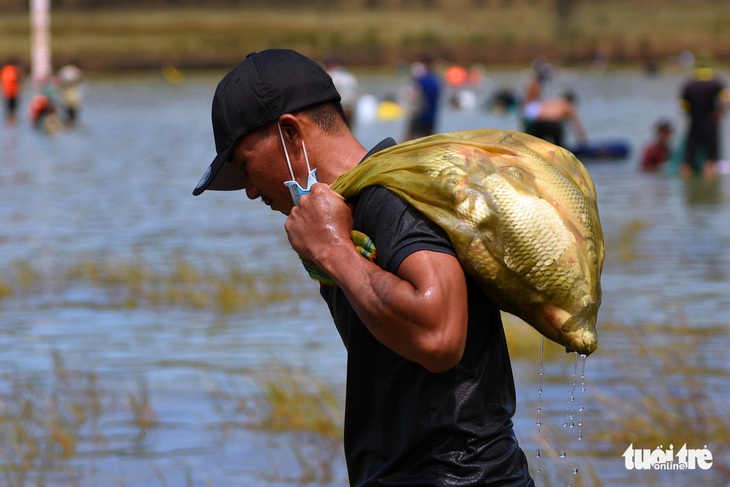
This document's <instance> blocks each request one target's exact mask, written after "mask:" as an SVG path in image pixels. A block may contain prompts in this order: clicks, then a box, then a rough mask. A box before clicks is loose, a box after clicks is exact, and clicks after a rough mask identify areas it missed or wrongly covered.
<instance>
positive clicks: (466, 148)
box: [331, 129, 604, 355]
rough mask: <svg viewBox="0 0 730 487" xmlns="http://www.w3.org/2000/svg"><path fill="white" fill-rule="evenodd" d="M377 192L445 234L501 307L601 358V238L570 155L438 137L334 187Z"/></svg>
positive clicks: (586, 183) (518, 139) (532, 143)
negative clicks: (388, 193)
mask: <svg viewBox="0 0 730 487" xmlns="http://www.w3.org/2000/svg"><path fill="white" fill-rule="evenodd" d="M371 185H380V186H385V187H387V188H389V189H390V190H392V191H394V192H395V193H397V194H398V195H400V196H401V197H403V198H404V199H405V200H406V201H408V202H409V203H410V204H412V205H413V206H414V207H416V208H417V209H418V210H419V211H421V212H422V213H423V214H425V215H426V216H427V217H428V218H430V219H431V220H433V221H434V222H436V223H437V224H438V225H439V226H441V227H442V228H443V229H444V230H445V231H446V232H447V233H448V235H449V237H450V239H451V241H452V243H453V245H454V247H455V249H456V253H457V257H458V259H459V262H460V263H461V265H462V267H463V268H464V270H465V272H466V273H468V274H469V275H472V276H475V277H476V278H477V280H478V281H479V283H480V285H481V287H482V289H483V290H484V292H485V293H486V294H487V295H488V296H489V297H490V298H491V299H492V300H493V301H494V302H495V303H496V304H497V305H498V306H499V307H500V309H502V310H504V311H506V312H509V313H512V314H514V315H516V316H518V317H519V318H521V319H522V320H524V321H525V322H527V323H529V324H530V325H532V326H533V327H534V328H535V329H537V330H538V331H539V332H540V333H542V334H543V335H544V336H545V337H547V338H549V339H551V340H553V341H555V342H557V343H559V344H561V345H564V346H565V347H567V348H568V349H570V350H574V351H576V352H578V353H581V354H586V355H588V354H590V353H592V352H593V351H595V349H596V347H597V345H598V337H597V335H596V318H597V314H598V307H599V306H600V304H601V284H600V276H601V271H602V268H603V259H604V248H603V232H602V230H601V223H600V220H599V217H598V207H597V203H596V191H595V187H594V185H593V181H592V180H591V178H590V176H589V174H588V171H587V170H586V169H585V167H584V166H583V165H582V164H581V163H580V161H578V159H576V158H575V156H573V154H571V153H570V152H568V151H567V150H565V149H563V148H561V147H558V146H555V145H553V144H550V143H548V142H545V141H543V140H541V139H537V138H535V137H532V136H529V135H526V134H523V133H519V132H514V131H507V130H488V129H482V130H472V131H465V132H456V133H449V134H440V135H433V136H430V137H424V138H422V139H416V140H412V141H409V142H405V143H402V144H399V145H396V146H393V147H391V148H388V149H386V150H383V151H381V152H378V153H376V154H374V155H372V156H370V157H368V158H367V159H365V160H364V161H362V162H361V163H360V164H359V165H358V166H357V167H356V168H354V169H352V170H350V171H348V172H346V173H345V174H343V175H342V176H340V177H339V178H338V179H337V180H336V181H335V182H334V183H333V184H332V185H331V187H332V189H334V190H335V191H337V192H338V193H340V194H341V195H342V196H344V197H345V198H351V197H353V196H355V195H357V194H358V192H360V191H361V190H362V189H363V188H365V187H367V186H371ZM375 244H376V245H377V242H375Z"/></svg>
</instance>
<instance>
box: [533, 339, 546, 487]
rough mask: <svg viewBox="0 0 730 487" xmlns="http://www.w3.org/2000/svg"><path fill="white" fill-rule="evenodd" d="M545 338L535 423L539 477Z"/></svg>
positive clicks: (541, 341)
mask: <svg viewBox="0 0 730 487" xmlns="http://www.w3.org/2000/svg"><path fill="white" fill-rule="evenodd" d="M544 354H545V337H544V336H543V337H540V380H539V383H538V386H537V421H535V424H536V425H537V437H538V447H537V452H536V453H535V458H536V462H535V463H537V476H538V477H539V476H540V447H539V444H540V435H541V428H542V376H543V373H544V364H545V355H544Z"/></svg>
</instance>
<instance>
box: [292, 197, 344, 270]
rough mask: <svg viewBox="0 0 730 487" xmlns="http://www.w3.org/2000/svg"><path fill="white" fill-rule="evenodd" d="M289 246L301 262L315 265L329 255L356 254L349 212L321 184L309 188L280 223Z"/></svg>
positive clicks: (339, 200) (342, 200)
mask: <svg viewBox="0 0 730 487" xmlns="http://www.w3.org/2000/svg"><path fill="white" fill-rule="evenodd" d="M284 228H285V230H286V233H287V236H288V238H289V243H290V244H291V246H292V248H293V249H294V251H295V252H296V253H297V254H299V256H300V257H301V258H303V259H307V260H310V261H312V262H314V263H315V264H317V265H320V264H321V262H322V261H323V260H325V259H327V258H332V256H333V255H338V254H341V253H343V252H347V251H349V252H357V250H356V249H355V245H354V244H353V243H352V240H351V238H350V232H351V231H352V210H350V207H349V206H348V205H347V203H346V202H345V199H344V198H343V197H342V196H341V195H340V194H338V193H337V192H335V191H333V190H331V189H330V187H329V186H328V185H326V184H323V183H317V184H315V185H313V186H312V192H311V193H309V194H307V195H304V196H302V199H301V200H300V202H299V206H295V207H294V208H292V211H291V213H290V214H289V218H287V220H286V222H285V223H284Z"/></svg>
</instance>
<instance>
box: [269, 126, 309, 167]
mask: <svg viewBox="0 0 730 487" xmlns="http://www.w3.org/2000/svg"><path fill="white" fill-rule="evenodd" d="M276 126H277V127H278V128H279V137H280V138H281V146H282V147H283V148H284V156H285V157H286V165H287V166H289V174H290V175H291V179H292V181H296V178H295V177H294V170H293V169H292V167H291V160H289V151H287V150H286V143H285V142H284V133H283V132H282V131H281V124H280V123H279V122H276ZM302 152H304V161H305V162H306V163H307V174H309V173H310V172H312V170H311V169H310V168H309V157H308V156H307V149H306V148H305V147H304V140H302Z"/></svg>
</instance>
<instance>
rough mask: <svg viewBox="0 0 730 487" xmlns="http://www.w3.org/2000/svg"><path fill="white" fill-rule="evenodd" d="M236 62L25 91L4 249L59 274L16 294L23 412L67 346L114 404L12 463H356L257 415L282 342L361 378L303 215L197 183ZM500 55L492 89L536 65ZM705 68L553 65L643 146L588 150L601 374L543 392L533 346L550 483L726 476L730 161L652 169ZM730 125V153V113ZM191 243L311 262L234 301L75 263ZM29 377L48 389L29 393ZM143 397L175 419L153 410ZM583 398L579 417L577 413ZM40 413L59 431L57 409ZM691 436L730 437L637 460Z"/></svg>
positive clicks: (556, 86) (372, 83)
mask: <svg viewBox="0 0 730 487" xmlns="http://www.w3.org/2000/svg"><path fill="white" fill-rule="evenodd" d="M221 74H222V73H213V74H211V73H207V74H188V75H187V77H186V79H185V80H184V82H182V83H180V84H175V85H172V84H169V83H167V82H165V81H164V79H163V78H162V77H161V76H158V75H157V74H155V73H152V74H138V75H123V76H96V77H91V78H90V79H89V80H87V83H86V87H85V97H84V100H83V106H82V109H81V113H80V123H79V124H78V125H77V126H75V127H73V128H72V129H69V130H65V131H62V132H59V133H56V134H52V135H49V134H44V133H39V132H36V131H34V130H31V128H30V127H29V124H28V123H27V119H26V117H25V113H21V117H20V120H19V121H18V122H17V123H16V124H14V125H10V124H5V125H3V126H2V131H1V132H0V158H1V163H0V164H1V168H2V170H1V171H0V221H2V222H3V225H2V227H1V228H0V264H1V266H0V268H2V269H4V272H5V273H4V274H3V279H4V280H5V281H6V283H9V284H8V285H9V286H11V287H13V286H15V287H16V288H17V287H18V286H20V287H22V283H21V284H18V283H19V282H20V281H21V279H22V278H21V277H18V276H19V275H21V273H19V272H18V269H20V268H25V269H30V271H28V272H29V273H30V274H31V275H33V276H36V279H35V280H34V281H33V282H34V284H32V285H29V288H28V289H26V290H25V291H23V290H20V291H17V290H16V292H14V293H12V294H10V295H7V296H5V297H3V298H2V299H0V326H2V330H3V333H2V335H0V349H1V350H2V352H0V371H2V373H3V376H2V378H0V393H2V394H3V395H2V396H0V418H3V417H6V418H7V417H12V414H11V413H12V411H11V409H12V408H13V407H15V405H17V402H18V401H19V399H18V398H19V397H21V398H22V397H32V398H33V401H35V404H36V408H38V409H41V408H40V406H41V405H40V404H39V402H45V403H46V405H47V406H48V404H51V403H53V398H54V397H56V398H58V397H59V396H70V397H71V398H73V393H71V394H68V391H64V390H63V389H64V387H66V386H67V385H68V381H67V379H63V377H61V378H59V377H58V376H59V369H62V370H61V371H63V370H66V371H67V372H68V371H87V372H93V373H94V374H96V375H95V376H96V377H98V378H99V382H100V383H101V384H102V386H101V389H102V390H96V392H95V393H93V394H96V395H101V396H103V397H104V398H105V399H104V400H105V401H107V403H108V404H107V407H108V408H109V410H110V411H109V412H108V413H106V414H105V415H101V416H100V419H99V421H98V424H96V425H92V426H89V424H88V423H86V425H85V426H83V427H81V428H80V429H79V430H76V433H78V438H77V439H76V440H75V443H74V446H73V447H72V448H70V449H68V450H59V449H60V448H61V447H62V446H63V445H64V444H65V443H64V442H63V441H62V440H58V438H59V435H56V436H55V438H57V440H56V441H55V443H54V442H53V441H51V443H50V445H51V446H48V445H46V447H47V448H50V449H51V450H53V451H56V452H58V451H62V453H63V452H66V453H67V455H66V456H65V457H64V455H63V454H59V455H50V454H46V455H44V454H43V449H42V448H40V447H38V445H36V447H38V448H36V450H37V451H35V456H32V455H31V458H35V460H32V461H31V463H33V461H34V462H35V464H34V466H33V467H32V468H25V469H20V468H15V469H12V468H11V469H8V468H0V483H3V482H5V484H3V485H6V484H7V485H36V484H34V483H31V481H37V480H38V479H44V480H45V481H46V485H54V486H55V485H59V486H60V485H81V486H98V485H130V486H131V485H134V486H146V485H149V486H157V485H171V486H178V485H195V486H198V485H200V486H203V485H216V486H230V485H236V486H288V485H302V484H304V485H316V486H323V485H333V486H335V485H344V484H345V473H344V468H343V466H342V459H341V455H340V454H339V453H334V454H333V455H334V458H330V457H329V456H327V460H326V463H327V465H328V468H329V470H327V469H322V468H320V467H317V468H311V469H310V470H311V471H310V470H308V467H307V466H310V467H311V462H310V463H307V462H306V461H304V462H303V461H302V459H301V458H302V456H304V457H307V458H310V459H311V458H314V459H315V462H314V463H317V461H318V459H319V457H318V455H319V456H323V455H325V454H323V453H322V452H321V451H320V452H312V451H310V450H309V449H311V448H315V447H316V446H315V447H313V446H312V445H316V443H315V442H314V441H313V440H311V438H310V437H308V436H307V435H306V434H304V435H302V434H295V433H286V432H284V433H282V432H275V431H271V430H270V429H266V428H263V429H262V428H256V427H252V426H249V427H247V426H245V425H241V424H240V423H241V421H239V420H238V419H240V416H239V415H238V413H239V410H240V409H241V408H242V406H241V404H242V403H243V402H245V401H247V400H248V399H249V398H251V397H254V396H255V395H256V394H257V393H258V392H260V389H261V384H260V382H257V376H258V374H259V373H260V372H261V371H262V370H269V369H272V368H275V367H277V366H279V365H282V364H283V365H284V366H290V367H296V368H297V370H299V369H303V370H305V371H307V372H308V373H310V374H312V375H314V376H315V377H318V378H319V379H320V380H322V381H324V382H326V383H327V384H329V385H330V386H331V387H332V388H333V389H334V390H335V391H338V393H339V394H340V395H341V388H342V385H343V382H344V367H345V362H346V356H345V352H344V350H343V347H342V345H341V343H340V341H339V337H338V336H337V334H336V332H335V330H334V327H333V326H332V324H331V319H330V317H329V314H328V312H327V310H326V308H325V307H324V304H323V303H321V302H320V300H319V298H318V296H317V294H316V290H315V289H314V287H313V286H312V284H311V283H310V281H308V280H307V279H306V278H305V277H304V276H303V271H302V270H301V269H300V265H299V263H298V260H297V258H296V256H295V255H293V253H292V251H291V249H290V248H289V246H288V243H287V241H286V237H285V234H284V231H283V228H282V224H283V217H280V216H276V215H272V214H271V213H270V211H269V210H268V209H267V208H266V207H265V206H263V205H259V204H256V203H252V202H250V201H248V200H247V199H246V197H245V195H244V194H243V193H240V192H239V193H220V192H207V193H205V194H204V195H202V196H200V197H193V196H192V195H191V192H192V189H193V187H194V186H195V184H196V183H197V181H198V179H199V177H200V176H201V174H202V172H203V171H204V169H205V167H206V166H207V164H208V162H209V160H210V159H211V158H212V155H213V152H214V145H213V138H212V132H211V129H210V117H209V113H210V100H211V97H212V93H213V90H214V88H215V84H216V82H217V80H218V79H219V78H220V75H221ZM487 74H488V77H487V82H486V84H485V85H484V87H483V90H484V91H483V94H485V95H489V94H491V93H493V92H495V90H497V89H498V88H499V87H502V86H509V87H513V88H517V89H519V87H520V86H521V83H523V82H524V81H525V79H526V78H525V73H523V72H498V73H487ZM683 76H684V75H683V74H682V73H665V74H662V75H660V76H656V77H647V76H645V75H643V74H641V73H638V72H615V73H614V72H608V73H599V72H572V71H564V72H560V73H559V75H558V76H556V77H555V78H554V79H552V80H551V81H550V82H549V84H548V86H547V91H548V94H557V93H559V92H560V91H562V90H563V89H567V88H569V89H572V90H573V91H575V92H576V93H577V94H578V97H579V108H580V113H581V115H582V118H583V120H584V124H585V127H586V130H587V132H588V135H589V138H591V139H594V140H599V139H602V140H609V139H615V138H620V139H622V140H625V141H626V142H627V143H629V144H630V146H631V149H632V152H631V154H630V156H629V157H628V158H626V159H623V160H614V161H585V162H586V165H587V166H588V169H589V172H590V174H591V175H592V177H593V178H594V182H595V184H596V188H597V193H598V199H599V208H600V214H601V219H602V223H603V230H604V233H605V240H606V249H607V258H606V265H605V269H604V275H603V280H602V283H603V292H604V301H603V306H602V308H601V312H600V315H599V336H601V345H600V346H599V350H598V352H597V353H596V354H595V355H594V356H591V357H590V358H588V360H587V361H586V364H585V378H584V379H582V378H581V377H580V375H581V371H582V367H583V366H582V364H581V363H580V360H579V359H576V358H574V357H573V356H571V355H566V354H548V353H546V355H545V360H544V361H545V366H544V369H543V372H544V375H543V376H542V390H543V392H542V394H541V395H540V396H539V397H540V398H541V403H540V404H539V406H540V407H541V408H542V411H541V412H540V413H537V412H536V407H537V406H538V404H537V401H538V387H539V385H538V384H539V382H540V376H539V373H540V368H539V363H540V346H539V340H535V342H534V343H535V345H534V346H533V347H532V348H531V350H532V351H531V352H530V353H527V354H520V355H516V356H515V358H514V359H513V360H514V365H515V375H516V381H517V388H518V391H517V392H518V412H517V416H516V418H515V425H516V426H515V427H516V431H517V434H518V437H519V438H520V441H521V442H522V444H523V448H524V449H525V452H526V453H527V455H528V458H530V459H531V461H532V463H533V465H532V469H533V475H535V476H536V480H537V483H538V485H608V486H614V485H688V484H690V483H701V484H702V485H725V482H726V480H724V479H725V478H726V477H727V475H728V472H729V471H730V470H728V467H730V437H728V435H727V434H721V433H718V430H725V431H727V429H728V427H729V426H730V425H728V423H727V417H728V416H729V415H730V411H728V409H729V408H728V404H730V360H728V358H727V354H726V353H725V351H726V350H727V349H728V347H730V330H728V326H727V323H729V322H730V292H729V291H728V289H730V287H729V286H728V282H729V279H728V278H729V274H730V225H729V224H728V223H729V222H730V175H726V174H723V175H721V176H720V177H719V178H718V179H717V181H715V182H713V183H710V182H705V181H702V180H697V181H684V180H682V179H680V178H677V177H673V176H671V175H664V174H643V173H641V172H639V171H638V169H637V167H638V157H639V154H640V152H641V149H642V147H643V146H644V145H645V144H646V143H647V141H648V140H649V139H650V138H651V136H652V129H653V124H654V123H655V121H656V120H657V119H658V118H661V117H663V118H668V119H670V120H672V121H673V122H674V123H675V127H676V128H677V129H678V130H677V131H676V132H675V134H676V135H677V138H678V137H679V135H680V134H681V132H682V130H683V126H684V124H683V119H682V116H681V114H680V112H679V106H678V104H677V101H676V95H677V93H678V90H679V86H680V85H681V82H682V80H683ZM361 84H362V86H361V91H362V92H363V93H369V94H372V95H374V96H376V97H383V96H386V95H396V96H398V95H399V94H400V93H401V90H402V86H403V79H402V78H400V77H398V75H396V74H391V73H388V74H380V75H374V74H371V75H363V76H361ZM29 90H30V89H29V88H28V90H27V91H29ZM26 101H27V99H26ZM478 127H493V128H506V129H517V128H519V125H518V121H517V119H516V117H515V116H514V115H509V114H498V113H493V112H489V111H487V110H484V109H475V110H456V109H453V108H450V107H448V106H445V107H444V111H443V113H442V117H441V119H440V121H439V130H440V131H455V130H464V129H470V128H478ZM403 130H404V126H403V122H402V120H396V121H391V122H379V121H375V120H371V119H365V118H363V119H360V120H358V123H357V125H356V128H355V131H356V135H357V136H358V137H359V138H360V139H361V141H362V142H363V144H364V145H365V146H368V147H369V146H372V145H373V144H375V143H376V142H377V141H379V140H380V139H382V138H383V137H385V136H394V137H396V138H397V139H399V138H401V137H402V134H403ZM723 136H724V137H723V151H724V154H725V155H726V156H730V146H729V145H728V140H729V139H730V136H729V134H728V131H727V128H725V129H723ZM181 259H182V260H184V261H185V262H188V263H190V264H191V265H192V266H194V267H200V268H210V269H217V270H222V269H225V268H226V267H227V266H228V265H230V263H235V265H236V266H239V267H243V268H245V269H246V270H247V271H248V272H252V273H259V274H262V275H263V274H266V273H268V272H270V271H272V270H281V269H289V271H288V272H290V279H289V282H290V283H294V285H295V286H297V287H301V288H304V290H303V291H302V292H301V293H300V294H297V295H296V298H293V299H290V300H285V301H277V302H275V303H273V304H271V305H268V306H267V305H261V306H258V307H254V308H251V309H247V310H246V311H234V312H227V313H226V312H221V311H220V310H218V309H215V308H213V309H211V308H210V307H205V306H202V307H191V306H185V305H178V304H174V303H173V304H169V303H168V304H164V303H163V304H158V303H157V304H153V303H149V302H147V303H145V302H143V303H141V304H136V305H129V303H126V304H125V303H120V302H119V300H116V299H115V298H114V297H113V296H112V297H110V296H109V294H108V293H107V292H103V291H100V290H99V289H97V287H100V286H101V285H99V286H95V285H94V282H91V283H89V282H86V283H85V284H84V283H82V284H78V283H76V284H68V283H67V278H66V277H65V276H66V275H67V272H68V270H69V269H70V268H73V267H74V266H75V265H78V264H79V263H88V262H96V263H100V265H101V266H104V265H118V263H119V262H122V263H130V262H138V263H139V262H141V263H142V265H143V266H148V267H150V268H156V269H160V270H161V272H162V271H164V269H169V268H171V267H173V266H175V263H176V262H179V261H180V260H181ZM19 263H20V264H19ZM112 263H117V264H112ZM13 276H15V277H13ZM0 296H2V293H0ZM509 326H513V325H512V324H509ZM514 326H526V325H524V324H521V323H515V324H514ZM547 347H548V346H547V345H546V348H547ZM54 357H57V359H56V362H54ZM58 357H60V359H58ZM59 360H62V364H63V365H59V363H60V362H59ZM54 371H55V372H56V376H55V377H56V378H55V379H54V378H53V377H54V374H53V372H54ZM60 375H63V374H60ZM573 381H575V382H576V383H577V385H575V386H574V385H572V382H573ZM18 384H26V385H27V384H37V387H39V388H40V390H45V391H46V392H45V393H40V392H38V390H37V389H32V390H34V391H36V392H35V394H36V395H35V396H33V395H32V394H31V395H30V396H28V395H27V394H28V393H27V392H22V391H20V392H18V391H17V388H18ZM76 386H78V384H76V385H75V386H74V387H76ZM27 387H30V386H27ZM69 387H71V386H69ZM582 389H585V391H582ZM27 390H30V389H27ZM571 390H573V391H574V392H575V394H571V392H570V391H571ZM93 394H92V393H89V395H93ZM571 397H574V401H571V399H570V398H571ZM69 400H71V399H69ZM33 401H31V402H33ZM21 402H22V401H21ZM140 403H142V404H146V405H147V406H148V410H149V411H152V413H150V414H152V415H153V416H154V420H153V421H152V422H150V423H144V421H143V420H141V419H140V417H141V416H140V415H138V414H137V415H135V414H136V413H138V412H139V411H140V409H139V407H140ZM578 403H580V406H584V407H585V409H584V411H585V412H584V411H583V410H580V409H582V408H580V407H579V406H578ZM54 404H55V403H54ZM698 404H702V406H701V407H700V406H698ZM42 410H44V411H54V409H53V407H50V406H48V407H47V408H46V409H42ZM579 410H580V412H579ZM566 411H567V413H566ZM570 415H572V416H575V419H574V420H573V421H570V422H575V426H572V427H571V426H567V427H566V428H563V427H562V425H563V424H564V423H568V422H569V421H566V420H565V419H566V418H567V417H568V416H570ZM584 415H585V416H584ZM16 417H17V416H16ZM130 417H134V418H137V422H136V423H135V422H133V421H130V420H129V418H130ZM125 418H126V419H125ZM536 420H540V421H541V423H542V425H543V427H542V428H541V430H540V432H539V433H538V432H537V428H536V425H535V423H536ZM580 420H584V421H583V422H582V424H580V425H578V421H580ZM27 423H28V424H31V423H32V422H31V421H28V422H27ZM32 424H34V425H35V428H36V430H37V431H36V433H35V434H36V436H37V437H39V438H40V437H43V436H44V430H43V427H41V426H40V425H41V424H42V422H36V423H32ZM140 424H143V425H144V424H146V426H144V427H142V426H140ZM551 424H552V426H550V425H551ZM698 424H699V425H698ZM69 428H70V427H69ZM578 430H580V432H578ZM54 431H55V430H54ZM30 434H33V432H32V431H31V433H30ZM95 434H96V436H94V435H95ZM579 434H580V435H581V437H582V439H580V440H579V439H578V435H579ZM21 436H22V435H21V434H20V433H17V434H16V433H8V430H7V428H6V432H5V434H4V436H0V441H5V442H7V444H6V445H5V446H4V447H3V446H0V455H4V456H5V457H6V458H5V459H4V460H3V459H0V463H4V464H5V466H6V467H7V466H8V465H10V464H12V463H13V462H12V461H11V460H10V459H9V457H10V456H11V455H10V453H9V452H11V453H12V452H15V454H16V455H17V453H18V450H19V449H20V447H18V446H17V445H21V444H23V443H22V441H21V439H20V437H21ZM61 437H63V435H61ZM100 437H102V439H101V440H99V441H96V440H94V438H97V439H98V438H100ZM42 443H43V442H41V441H39V442H38V444H42ZM670 443H671V444H673V446H674V447H675V448H674V451H675V452H676V451H679V448H680V447H681V445H682V444H684V443H686V444H687V448H690V449H692V448H694V449H707V450H709V451H711V452H712V455H713V458H714V463H713V465H712V468H710V469H708V470H703V469H700V468H695V469H688V470H685V471H654V470H637V469H633V470H630V469H627V468H626V466H625V461H624V458H623V457H622V454H623V453H624V450H626V449H627V448H628V447H629V446H630V445H632V444H633V445H634V447H635V448H637V449H639V448H646V449H651V450H654V449H656V448H657V447H660V449H664V450H666V449H667V448H669V445H670ZM13 445H15V447H14V446H13ZM13 448H15V450H14V449H13ZM25 448H26V450H28V448H30V447H25ZM538 449H540V450H541V456H540V458H539V459H538V458H536V451H537V450H538ZM31 450H32V448H31ZM335 450H336V449H335ZM561 450H562V451H566V458H561V457H560V455H559V452H560V451H561ZM298 455H299V456H298ZM327 455H329V453H327ZM325 456H326V455H325ZM48 458H54V460H53V461H51V460H48ZM44 459H45V460H44ZM538 468H539V469H540V472H541V473H540V474H539V475H537V469H538ZM573 469H577V470H578V474H572V472H571V471H572V470H573ZM323 470H327V472H328V473H330V474H331V476H330V477H327V476H326V475H324V474H323V473H322V471H323ZM312 472H314V473H312ZM23 479H25V480H27V482H28V483H27V484H24V483H22V482H23Z"/></svg>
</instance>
